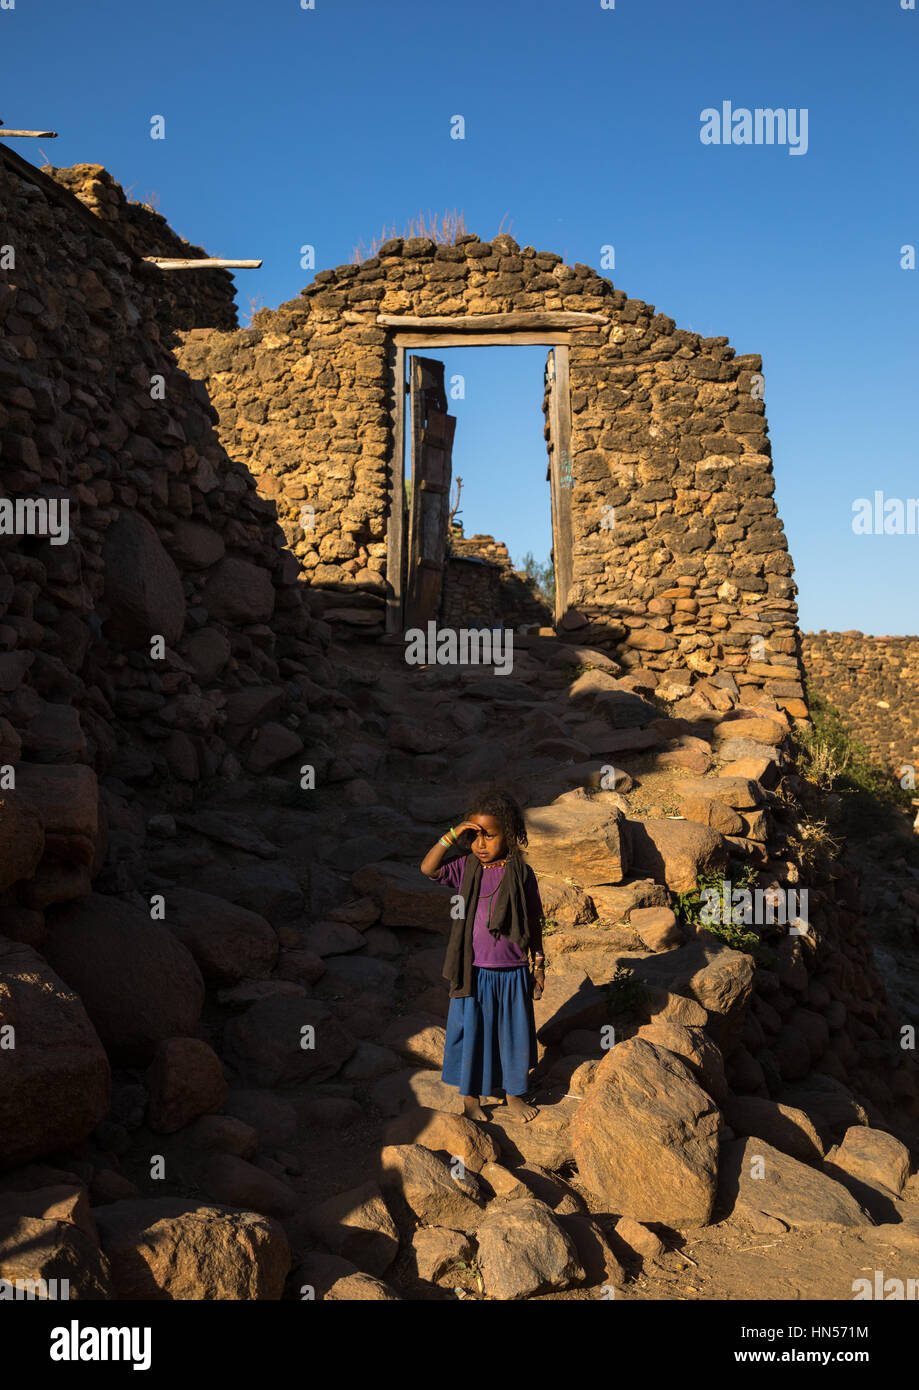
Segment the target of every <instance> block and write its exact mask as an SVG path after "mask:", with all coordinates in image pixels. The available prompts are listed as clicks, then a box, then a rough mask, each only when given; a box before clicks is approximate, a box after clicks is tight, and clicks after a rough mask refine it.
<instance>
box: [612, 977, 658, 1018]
mask: <svg viewBox="0 0 919 1390" xmlns="http://www.w3.org/2000/svg"><path fill="white" fill-rule="evenodd" d="M603 992H604V994H605V995H606V1003H607V1007H608V1009H609V1012H610V1013H611V1014H614V1015H618V1016H619V1017H628V1016H630V1015H633V1014H635V1013H637V1012H638V1010H639V1009H640V1008H641V1006H642V1004H644V1003H645V1002H646V1001H647V999H648V997H649V996H648V991H647V989H646V988H645V986H644V984H643V983H642V981H641V980H640V979H639V978H638V976H637V975H636V974H635V972H634V970H628V969H627V968H626V967H625V966H623V965H617V966H616V973H615V975H614V976H613V978H612V979H611V980H609V981H608V982H607V983H606V984H605V985H604V986H603Z"/></svg>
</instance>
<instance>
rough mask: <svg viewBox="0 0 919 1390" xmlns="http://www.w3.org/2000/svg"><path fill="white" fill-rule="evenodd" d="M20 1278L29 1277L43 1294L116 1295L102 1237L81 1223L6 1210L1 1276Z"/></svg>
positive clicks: (0, 1231) (0, 1221) (94, 1298)
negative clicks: (92, 1233)
mask: <svg viewBox="0 0 919 1390" xmlns="http://www.w3.org/2000/svg"><path fill="white" fill-rule="evenodd" d="M20 1280H27V1281H29V1282H28V1284H27V1285H26V1287H28V1288H30V1289H32V1290H35V1292H34V1295H33V1296H34V1297H39V1298H59V1299H67V1300H78V1301H84V1300H85V1301H90V1302H98V1301H100V1300H103V1299H110V1298H113V1297H114V1296H115V1294H114V1289H113V1286H112V1279H111V1272H110V1269H109V1265H108V1262H107V1260H106V1259H105V1257H104V1255H103V1254H102V1252H101V1251H100V1249H99V1242H98V1240H97V1239H95V1238H94V1237H93V1236H91V1235H89V1234H87V1232H86V1230H84V1229H83V1228H82V1227H81V1226H79V1225H77V1224H75V1223H74V1222H73V1221H68V1220H53V1219H52V1220H46V1219H43V1218H42V1217H38V1216H26V1215H2V1214H0V1281H6V1282H7V1283H9V1284H13V1283H14V1281H20ZM62 1281H66V1285H64V1284H62ZM43 1285H44V1289H43V1287H42V1286H43ZM65 1286H66V1292H64V1287H65ZM18 1287H20V1288H22V1287H23V1286H22V1285H21V1284H20V1285H18ZM21 1296H23V1295H22V1294H20V1297H21Z"/></svg>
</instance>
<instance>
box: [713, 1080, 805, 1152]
mask: <svg viewBox="0 0 919 1390" xmlns="http://www.w3.org/2000/svg"><path fill="white" fill-rule="evenodd" d="M723 1109H724V1118H725V1119H726V1120H727V1122H728V1124H729V1125H730V1126H731V1129H732V1130H733V1131H734V1133H735V1134H737V1135H739V1136H741V1137H747V1136H748V1135H752V1136H753V1137H755V1138H757V1139H764V1140H765V1141H766V1143H767V1144H771V1145H772V1146H773V1148H776V1149H781V1150H782V1153H786V1154H790V1155H791V1157H792V1158H797V1159H799V1160H800V1161H801V1162H802V1163H819V1162H820V1160H821V1158H822V1157H823V1141H822V1140H821V1138H820V1135H819V1134H818V1133H817V1130H816V1128H815V1126H814V1124H813V1122H812V1120H811V1119H810V1117H809V1116H807V1115H805V1113H804V1111H803V1110H798V1109H796V1108H795V1107H794V1106H793V1105H781V1104H780V1103H779V1102H778V1101H774V1100H767V1099H765V1097H763V1096H731V1097H729V1099H728V1100H726V1101H725V1103H724V1106H723Z"/></svg>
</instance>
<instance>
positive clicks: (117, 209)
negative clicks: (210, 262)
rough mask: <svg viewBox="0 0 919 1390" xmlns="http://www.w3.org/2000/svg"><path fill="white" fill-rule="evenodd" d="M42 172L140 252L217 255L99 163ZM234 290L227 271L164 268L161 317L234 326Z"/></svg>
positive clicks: (174, 323)
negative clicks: (133, 196)
mask: <svg viewBox="0 0 919 1390" xmlns="http://www.w3.org/2000/svg"><path fill="white" fill-rule="evenodd" d="M41 172H42V173H43V174H47V176H48V177H49V178H51V179H53V180H54V182H55V183H57V184H59V185H60V186H61V187H62V188H66V189H68V190H69V192H71V193H73V194H74V195H75V196H76V197H77V198H79V199H80V202H81V203H84V204H85V205H86V207H88V208H89V210H90V211H91V212H93V213H95V215H96V216H97V217H98V218H100V219H101V220H102V221H103V222H108V223H111V224H113V225H114V226H115V227H117V230H118V232H119V233H120V235H121V236H122V237H123V238H124V240H125V241H126V242H127V243H128V245H129V246H130V247H131V249H132V250H133V251H135V252H136V253H137V255H138V256H174V257H177V258H178V257H183V258H188V259H190V260H197V259H199V258H201V257H205V256H213V255H217V254H219V253H218V252H215V251H205V250H204V249H203V247H201V246H193V245H192V244H191V243H190V242H188V241H186V240H185V238H184V237H180V236H178V235H177V233H175V232H174V231H173V230H172V228H171V227H170V226H169V223H168V222H167V221H166V219H165V217H161V216H160V214H159V213H158V212H156V211H154V209H153V208H151V207H148V205H147V204H146V203H135V202H130V201H129V200H128V199H127V198H126V197H125V193H124V190H123V189H122V187H121V185H120V184H119V183H116V181H115V180H114V179H113V178H112V176H111V174H110V173H108V171H107V170H106V169H104V168H103V167H102V165H101V164H74V165H72V166H71V167H70V168H66V169H57V168H55V167H54V165H46V166H45V167H44V168H43V169H42V171H41ZM224 254H228V253H227V252H224ZM237 254H238V253H237ZM234 293H235V286H234V283H233V277H232V275H231V274H230V272H229V271H228V270H164V271H162V272H161V281H160V285H159V289H158V292H157V295H156V300H157V305H156V311H157V316H158V317H159V319H160V321H161V322H162V323H163V325H164V326H166V327H168V328H169V329H170V330H173V329H191V328H221V329H234V328H236V326H237V324H238V319H237V316H236V302H235V299H234Z"/></svg>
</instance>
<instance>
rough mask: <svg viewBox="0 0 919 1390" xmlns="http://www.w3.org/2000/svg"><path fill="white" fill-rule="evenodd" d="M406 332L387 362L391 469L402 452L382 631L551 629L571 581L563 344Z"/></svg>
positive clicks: (513, 337) (567, 415) (565, 356)
mask: <svg viewBox="0 0 919 1390" xmlns="http://www.w3.org/2000/svg"><path fill="white" fill-rule="evenodd" d="M403 336H406V337H407V336H409V335H403ZM410 336H411V337H412V339H413V340H414V341H413V342H412V343H410V344H399V343H398V342H397V345H396V354H395V355H396V361H395V363H394V367H395V370H394V386H395V391H394V396H395V401H394V405H395V417H396V431H395V432H396V435H397V438H396V441H395V443H396V451H395V457H394V467H393V471H394V473H396V472H397V471H398V470H399V459H400V457H401V459H402V469H403V472H402V476H401V478H399V479H398V480H397V479H395V478H394V484H396V483H397V482H401V484H402V487H401V489H400V488H399V487H398V486H396V485H394V487H393V493H394V497H393V501H394V502H395V493H396V492H398V491H401V492H402V504H403V505H402V517H401V521H402V527H401V530H402V535H401V538H398V546H399V575H400V580H401V583H400V585H399V589H400V593H399V595H398V601H397V604H394V605H392V607H393V609H394V611H393V614H392V618H391V620H390V622H389V623H388V627H389V630H390V631H394V630H399V629H401V630H404V629H407V628H410V627H412V628H414V627H419V626H424V624H425V623H427V622H429V621H432V620H433V621H435V622H440V623H442V624H443V625H444V626H449V627H460V626H463V627H490V628H494V627H509V628H515V629H517V630H518V631H519V630H521V629H530V630H533V629H535V628H539V627H542V628H546V627H550V628H553V627H554V626H555V625H556V624H557V622H558V620H559V619H560V617H561V616H562V615H563V614H564V612H565V611H566V606H567V595H568V590H569V588H570V585H571V555H572V544H571V489H572V476H571V462H570V454H569V448H570V406H569V388H568V347H567V343H566V342H558V341H555V340H554V339H555V338H556V336H562V335H552V334H548V335H546V337H545V338H543V337H542V336H540V337H537V336H536V335H535V334H525V335H511V334H508V335H502V336H501V337H499V338H497V341H496V340H495V338H493V337H490V338H489V339H488V340H487V342H485V343H483V342H482V340H481V339H478V338H477V337H476V336H474V335H472V334H468V333H467V334H465V335H463V336H462V337H461V338H460V340H459V341H457V340H456V337H454V338H452V340H450V341H442V340H443V339H444V338H445V337H446V335H443V334H431V335H423V334H420V333H419V334H412V335H410ZM521 338H523V339H525V341H521ZM484 346H489V347H491V349H492V351H490V352H484V351H479V352H477V353H470V351H469V349H470V348H474V347H480V348H481V347H484ZM511 346H514V347H516V348H517V351H516V352H513V353H512V352H510V351H509V350H508V349H509V347H511ZM521 348H523V349H524V350H523V351H521V350H520V349H521ZM413 349H414V350H413ZM432 349H433V350H434V352H432ZM460 349H465V350H464V351H460ZM495 349H497V350H495ZM435 352H436V355H434V353H435ZM540 378H541V380H540ZM540 388H541V394H540ZM400 405H401V407H402V409H401V412H400V410H399V407H400ZM400 415H401V419H400ZM537 429H538V430H539V434H537V432H536V431H537ZM547 493H548V499H547V497H546V494H547ZM547 500H548V502H549V505H548V507H547V506H546V501H547ZM394 510H395V509H394ZM396 520H397V518H396V517H395V516H394V515H393V516H391V523H392V522H393V521H396ZM397 529H398V527H396V526H393V525H392V524H391V530H392V531H395V530H397ZM393 539H394V538H393V537H392V536H391V537H390V546H389V558H390V565H391V567H390V570H389V572H390V574H391V575H394V574H395V569H394V567H392V562H394V561H395V560H396V554H395V553H394V550H395V546H394V545H393Z"/></svg>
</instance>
